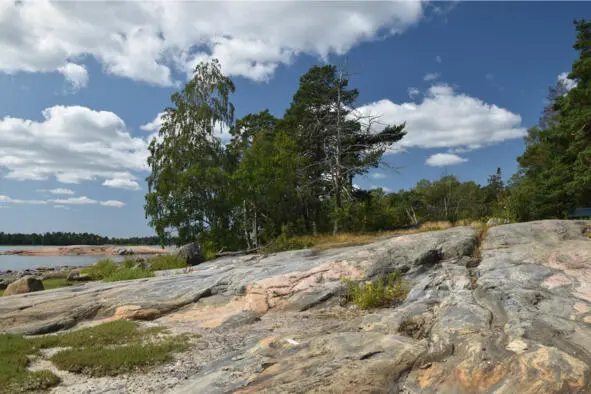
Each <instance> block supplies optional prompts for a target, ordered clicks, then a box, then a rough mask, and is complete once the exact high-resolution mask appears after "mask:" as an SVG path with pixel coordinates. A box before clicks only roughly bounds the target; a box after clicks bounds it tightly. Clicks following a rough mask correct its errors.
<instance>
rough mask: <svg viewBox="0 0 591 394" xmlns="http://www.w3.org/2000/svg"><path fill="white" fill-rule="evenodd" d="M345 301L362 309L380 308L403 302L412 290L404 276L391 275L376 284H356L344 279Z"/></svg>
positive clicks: (375, 282)
mask: <svg viewBox="0 0 591 394" xmlns="http://www.w3.org/2000/svg"><path fill="white" fill-rule="evenodd" d="M343 284H344V287H345V301H346V302H352V303H354V304H355V305H357V306H359V307H360V308H361V309H370V308H379V307H381V306H388V305H392V304H394V303H398V302H401V301H403V300H404V299H405V298H406V295H407V294H408V291H409V290H410V284H409V283H408V282H407V281H405V280H403V278H402V274H400V273H398V272H394V273H391V274H390V275H388V276H386V277H385V278H383V277H380V278H378V280H377V281H374V282H370V281H368V282H365V283H363V282H356V281H353V280H351V279H349V278H345V279H343Z"/></svg>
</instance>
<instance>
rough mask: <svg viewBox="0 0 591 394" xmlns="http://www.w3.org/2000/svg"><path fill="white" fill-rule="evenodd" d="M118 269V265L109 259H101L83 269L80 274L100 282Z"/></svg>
mask: <svg viewBox="0 0 591 394" xmlns="http://www.w3.org/2000/svg"><path fill="white" fill-rule="evenodd" d="M120 267H121V265H120V264H117V263H116V262H114V261H113V260H111V259H103V260H100V261H98V262H96V263H95V264H93V265H91V266H89V267H86V268H84V269H83V270H82V271H81V273H82V274H87V275H90V277H91V278H92V280H102V279H105V278H106V277H108V276H110V275H112V274H113V273H114V272H115V271H117V270H118V269H119V268H120Z"/></svg>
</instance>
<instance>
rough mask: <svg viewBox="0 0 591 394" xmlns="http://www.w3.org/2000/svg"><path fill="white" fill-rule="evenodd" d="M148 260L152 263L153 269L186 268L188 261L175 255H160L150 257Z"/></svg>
mask: <svg viewBox="0 0 591 394" xmlns="http://www.w3.org/2000/svg"><path fill="white" fill-rule="evenodd" d="M148 262H149V263H150V264H151V265H152V270H154V271H162V270H171V269H175V268H185V267H186V266H187V263H186V262H185V260H183V259H181V258H180V257H178V256H173V255H159V256H154V257H152V258H150V259H148Z"/></svg>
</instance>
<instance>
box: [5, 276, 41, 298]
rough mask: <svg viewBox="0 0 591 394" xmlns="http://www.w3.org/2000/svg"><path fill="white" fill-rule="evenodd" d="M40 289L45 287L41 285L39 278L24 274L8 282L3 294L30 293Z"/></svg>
mask: <svg viewBox="0 0 591 394" xmlns="http://www.w3.org/2000/svg"><path fill="white" fill-rule="evenodd" d="M41 290H45V287H43V282H42V281H41V280H40V279H37V278H35V277H33V276H25V277H23V278H21V279H19V280H17V281H15V282H12V283H11V284H9V285H8V287H7V288H6V290H5V291H4V296H10V295H15V294H24V293H31V292H33V291H41Z"/></svg>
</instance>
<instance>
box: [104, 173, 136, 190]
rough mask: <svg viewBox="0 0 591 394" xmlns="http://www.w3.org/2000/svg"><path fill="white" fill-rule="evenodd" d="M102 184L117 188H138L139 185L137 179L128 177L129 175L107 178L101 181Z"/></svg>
mask: <svg viewBox="0 0 591 394" xmlns="http://www.w3.org/2000/svg"><path fill="white" fill-rule="evenodd" d="M103 186H107V187H114V188H118V189H128V190H140V185H139V183H137V181H135V180H133V179H132V178H130V176H123V177H121V178H112V179H107V180H106V181H104V182H103Z"/></svg>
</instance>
